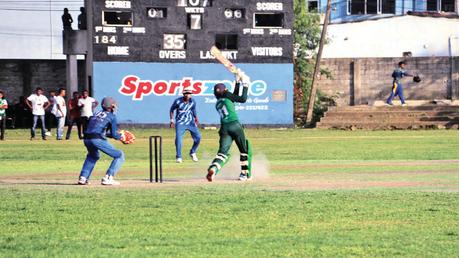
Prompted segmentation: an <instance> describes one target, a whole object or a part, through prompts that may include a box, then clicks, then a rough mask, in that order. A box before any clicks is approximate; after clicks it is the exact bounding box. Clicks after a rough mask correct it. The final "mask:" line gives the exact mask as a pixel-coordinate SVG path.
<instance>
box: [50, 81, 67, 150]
mask: <svg viewBox="0 0 459 258" xmlns="http://www.w3.org/2000/svg"><path fill="white" fill-rule="evenodd" d="M64 97H65V89H64V88H60V89H59V91H58V93H57V96H56V97H54V106H53V109H52V111H51V113H53V115H54V116H55V117H56V124H57V136H56V139H57V140H58V141H60V140H62V138H63V134H64V126H65V117H66V115H67V106H66V104H65V99H64Z"/></svg>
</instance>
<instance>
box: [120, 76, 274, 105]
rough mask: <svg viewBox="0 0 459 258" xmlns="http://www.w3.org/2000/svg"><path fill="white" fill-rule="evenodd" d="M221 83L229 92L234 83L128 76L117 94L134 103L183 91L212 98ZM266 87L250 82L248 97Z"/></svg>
mask: <svg viewBox="0 0 459 258" xmlns="http://www.w3.org/2000/svg"><path fill="white" fill-rule="evenodd" d="M217 83H223V84H225V85H226V87H227V88H228V89H229V90H230V91H231V89H232V88H233V87H234V81H229V80H196V79H194V78H193V77H184V78H183V79H181V80H168V81H166V80H157V81H151V80H142V79H141V78H139V77H138V76H135V75H128V76H126V77H124V78H123V80H122V81H121V86H120V87H119V89H118V92H119V93H120V94H122V95H124V96H130V97H132V100H134V101H141V100H143V98H144V97H146V96H149V95H155V96H178V95H181V93H182V91H183V89H191V90H192V92H193V94H194V95H196V96H212V95H213V87H214V85H215V84H217ZM267 89H268V85H267V83H266V82H265V81H263V80H255V81H252V82H251V84H250V86H249V94H248V95H249V96H252V97H258V96H262V95H263V94H265V93H266V91H267Z"/></svg>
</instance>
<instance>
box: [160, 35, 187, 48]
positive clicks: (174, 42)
mask: <svg viewBox="0 0 459 258" xmlns="http://www.w3.org/2000/svg"><path fill="white" fill-rule="evenodd" d="M163 49H166V50H183V49H186V35H185V34H164V36H163Z"/></svg>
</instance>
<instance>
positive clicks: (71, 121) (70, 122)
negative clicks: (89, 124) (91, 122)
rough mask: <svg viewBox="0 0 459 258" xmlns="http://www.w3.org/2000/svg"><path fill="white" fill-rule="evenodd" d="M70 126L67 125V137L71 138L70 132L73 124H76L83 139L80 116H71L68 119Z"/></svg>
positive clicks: (79, 136) (80, 137)
mask: <svg viewBox="0 0 459 258" xmlns="http://www.w3.org/2000/svg"><path fill="white" fill-rule="evenodd" d="M68 123H69V124H68V127H67V134H66V136H65V139H67V140H68V139H70V134H72V128H73V125H74V124H76V127H77V130H78V138H79V139H80V140H81V139H83V135H82V134H81V121H80V118H73V119H72V118H69V121H68Z"/></svg>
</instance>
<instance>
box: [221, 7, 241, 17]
mask: <svg viewBox="0 0 459 258" xmlns="http://www.w3.org/2000/svg"><path fill="white" fill-rule="evenodd" d="M224 15H225V18H226V19H242V18H243V17H244V9H229V8H228V9H225V12H224Z"/></svg>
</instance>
